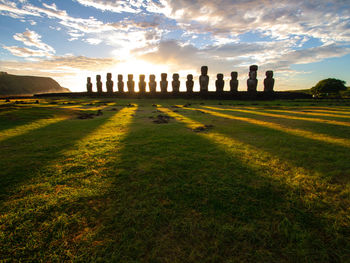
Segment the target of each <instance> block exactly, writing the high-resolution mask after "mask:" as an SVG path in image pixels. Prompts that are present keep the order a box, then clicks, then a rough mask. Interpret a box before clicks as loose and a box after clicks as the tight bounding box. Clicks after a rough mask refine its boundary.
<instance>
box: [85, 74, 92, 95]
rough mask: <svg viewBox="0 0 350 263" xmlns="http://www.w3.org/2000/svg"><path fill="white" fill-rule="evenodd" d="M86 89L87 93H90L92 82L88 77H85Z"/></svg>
mask: <svg viewBox="0 0 350 263" xmlns="http://www.w3.org/2000/svg"><path fill="white" fill-rule="evenodd" d="M86 90H87V92H88V93H92V83H91V78H90V77H88V78H87V83H86Z"/></svg>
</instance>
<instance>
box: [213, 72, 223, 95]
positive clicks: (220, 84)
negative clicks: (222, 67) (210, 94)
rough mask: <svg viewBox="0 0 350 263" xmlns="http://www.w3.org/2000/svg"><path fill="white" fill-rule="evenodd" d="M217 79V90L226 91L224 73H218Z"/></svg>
mask: <svg viewBox="0 0 350 263" xmlns="http://www.w3.org/2000/svg"><path fill="white" fill-rule="evenodd" d="M216 78H217V80H216V81H215V87H216V92H220V93H222V92H223V91H224V86H225V81H224V74H221V73H219V74H217V75H216Z"/></svg>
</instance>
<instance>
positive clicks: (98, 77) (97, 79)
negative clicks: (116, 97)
mask: <svg viewBox="0 0 350 263" xmlns="http://www.w3.org/2000/svg"><path fill="white" fill-rule="evenodd" d="M96 87H97V92H98V93H102V82H101V75H96Z"/></svg>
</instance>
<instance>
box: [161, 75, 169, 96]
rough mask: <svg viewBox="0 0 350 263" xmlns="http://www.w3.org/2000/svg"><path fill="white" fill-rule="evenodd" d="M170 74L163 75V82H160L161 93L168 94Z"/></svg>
mask: <svg viewBox="0 0 350 263" xmlns="http://www.w3.org/2000/svg"><path fill="white" fill-rule="evenodd" d="M167 76H168V74H166V73H162V74H161V81H160V92H161V93H167V92H168V81H167V79H166V78H167Z"/></svg>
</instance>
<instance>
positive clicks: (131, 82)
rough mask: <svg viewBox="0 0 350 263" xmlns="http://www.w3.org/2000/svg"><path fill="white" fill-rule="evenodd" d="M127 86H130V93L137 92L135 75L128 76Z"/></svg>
mask: <svg viewBox="0 0 350 263" xmlns="http://www.w3.org/2000/svg"><path fill="white" fill-rule="evenodd" d="M126 84H127V86H128V90H129V92H130V93H134V92H135V81H134V75H133V74H129V75H128V81H127V83H126Z"/></svg>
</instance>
